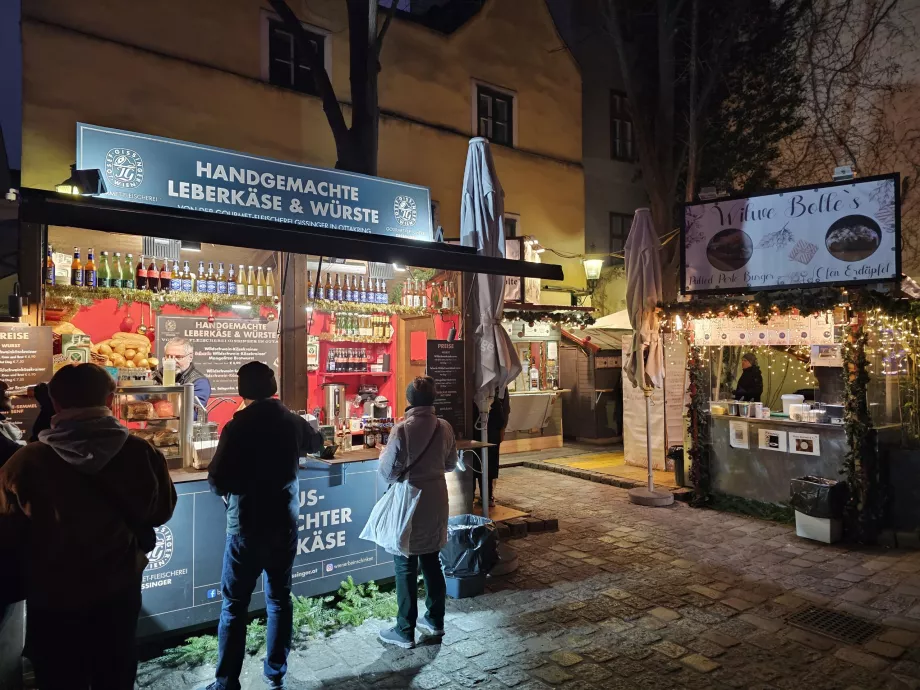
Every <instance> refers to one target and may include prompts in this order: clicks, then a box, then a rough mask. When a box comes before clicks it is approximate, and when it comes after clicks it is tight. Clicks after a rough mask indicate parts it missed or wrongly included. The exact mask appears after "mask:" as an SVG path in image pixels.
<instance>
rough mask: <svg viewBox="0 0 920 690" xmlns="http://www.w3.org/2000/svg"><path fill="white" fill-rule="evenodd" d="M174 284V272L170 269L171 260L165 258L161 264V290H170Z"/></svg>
mask: <svg viewBox="0 0 920 690" xmlns="http://www.w3.org/2000/svg"><path fill="white" fill-rule="evenodd" d="M171 285H172V273H171V272H170V270H169V261H168V260H167V259H163V265H162V266H160V292H169V290H170V287H171Z"/></svg>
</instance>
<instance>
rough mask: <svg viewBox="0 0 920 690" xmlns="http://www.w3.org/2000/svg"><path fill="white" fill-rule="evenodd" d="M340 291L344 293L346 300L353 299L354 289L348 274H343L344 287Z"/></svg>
mask: <svg viewBox="0 0 920 690" xmlns="http://www.w3.org/2000/svg"><path fill="white" fill-rule="evenodd" d="M342 292H343V293H344V296H345V301H346V302H354V301H355V291H354V288H353V286H352V280H351V275H350V274H349V275H346V276H345V287H344V288H342Z"/></svg>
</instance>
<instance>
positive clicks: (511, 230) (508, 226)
mask: <svg viewBox="0 0 920 690" xmlns="http://www.w3.org/2000/svg"><path fill="white" fill-rule="evenodd" d="M517 225H518V219H517V218H515V217H514V216H505V238H506V239H507V238H509V237H517V236H518V234H517Z"/></svg>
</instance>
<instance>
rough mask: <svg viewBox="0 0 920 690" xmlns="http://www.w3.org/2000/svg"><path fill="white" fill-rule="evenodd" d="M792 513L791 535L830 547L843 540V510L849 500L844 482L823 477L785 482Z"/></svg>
mask: <svg viewBox="0 0 920 690" xmlns="http://www.w3.org/2000/svg"><path fill="white" fill-rule="evenodd" d="M789 495H790V500H789V503H790V505H792V507H793V508H794V509H795V533H796V534H797V535H798V536H800V537H804V538H806V539H814V540H816V541H821V542H824V543H825V544H832V543H834V542H835V541H839V540H840V538H841V536H843V519H842V518H843V509H844V507H845V506H846V502H847V498H848V496H849V493H848V490H847V485H846V483H845V482H839V481H837V480H836V479H827V478H826V477H811V476H806V477H798V478H797V479H793V480H792V481H791V482H789Z"/></svg>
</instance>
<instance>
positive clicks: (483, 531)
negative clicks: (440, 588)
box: [441, 515, 498, 577]
mask: <svg viewBox="0 0 920 690" xmlns="http://www.w3.org/2000/svg"><path fill="white" fill-rule="evenodd" d="M497 562H498V528H497V527H496V526H495V523H494V522H492V521H491V520H489V519H488V518H484V517H480V516H478V515H456V516H454V517H452V518H449V519H448V521H447V544H445V546H444V548H443V549H441V565H443V566H444V575H445V576H447V577H470V576H473V575H488V574H489V571H490V570H492V568H493V567H494V566H495V564H496V563H497Z"/></svg>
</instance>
